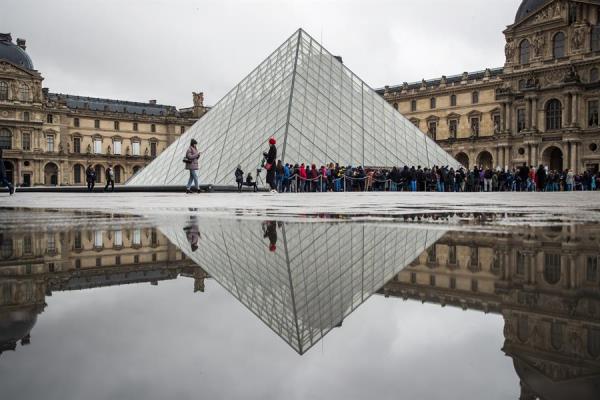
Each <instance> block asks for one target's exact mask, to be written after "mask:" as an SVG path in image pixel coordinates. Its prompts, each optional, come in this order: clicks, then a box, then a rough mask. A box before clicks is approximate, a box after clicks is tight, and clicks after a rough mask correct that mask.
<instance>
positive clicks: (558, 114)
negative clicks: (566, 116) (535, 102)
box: [546, 99, 562, 131]
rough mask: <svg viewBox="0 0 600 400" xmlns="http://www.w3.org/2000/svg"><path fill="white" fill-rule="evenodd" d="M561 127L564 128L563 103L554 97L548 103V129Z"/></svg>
mask: <svg viewBox="0 0 600 400" xmlns="http://www.w3.org/2000/svg"><path fill="white" fill-rule="evenodd" d="M560 128H562V104H561V103H560V101H558V100H557V99H552V100H550V101H549V102H548V104H547V105H546V130H547V131H551V130H555V129H560Z"/></svg>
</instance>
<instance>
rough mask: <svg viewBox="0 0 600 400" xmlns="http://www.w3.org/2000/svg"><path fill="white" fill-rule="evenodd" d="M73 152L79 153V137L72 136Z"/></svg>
mask: <svg viewBox="0 0 600 400" xmlns="http://www.w3.org/2000/svg"><path fill="white" fill-rule="evenodd" d="M73 153H75V154H79V153H81V138H78V137H76V138H73Z"/></svg>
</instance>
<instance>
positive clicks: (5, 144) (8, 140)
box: [0, 128, 12, 149]
mask: <svg viewBox="0 0 600 400" xmlns="http://www.w3.org/2000/svg"><path fill="white" fill-rule="evenodd" d="M0 149H12V133H11V132H10V131H9V130H8V129H6V128H4V129H0Z"/></svg>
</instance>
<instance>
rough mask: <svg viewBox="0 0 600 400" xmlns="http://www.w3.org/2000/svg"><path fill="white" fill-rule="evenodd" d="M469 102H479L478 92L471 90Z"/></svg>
mask: <svg viewBox="0 0 600 400" xmlns="http://www.w3.org/2000/svg"><path fill="white" fill-rule="evenodd" d="M471 103H473V104H477V103H479V92H473V93H472V94H471Z"/></svg>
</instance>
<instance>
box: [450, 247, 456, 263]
mask: <svg viewBox="0 0 600 400" xmlns="http://www.w3.org/2000/svg"><path fill="white" fill-rule="evenodd" d="M448 265H456V246H448Z"/></svg>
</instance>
